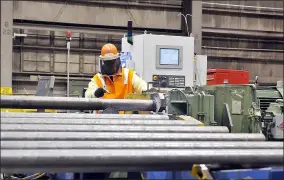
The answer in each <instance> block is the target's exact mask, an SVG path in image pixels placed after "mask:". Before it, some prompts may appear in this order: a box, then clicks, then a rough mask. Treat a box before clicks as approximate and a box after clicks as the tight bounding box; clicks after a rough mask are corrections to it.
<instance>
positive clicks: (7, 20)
mask: <svg viewBox="0 0 284 180" xmlns="http://www.w3.org/2000/svg"><path fill="white" fill-rule="evenodd" d="M0 10H1V11H0V15H1V21H0V22H1V46H0V47H1V49H0V50H1V65H2V66H1V94H9V93H12V59H13V56H12V54H13V53H12V46H13V1H1V2H0Z"/></svg>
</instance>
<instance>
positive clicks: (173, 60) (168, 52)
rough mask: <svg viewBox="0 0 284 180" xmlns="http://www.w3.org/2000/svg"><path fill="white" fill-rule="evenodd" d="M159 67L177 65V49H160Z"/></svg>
mask: <svg viewBox="0 0 284 180" xmlns="http://www.w3.org/2000/svg"><path fill="white" fill-rule="evenodd" d="M160 65H179V49H174V48H160Z"/></svg>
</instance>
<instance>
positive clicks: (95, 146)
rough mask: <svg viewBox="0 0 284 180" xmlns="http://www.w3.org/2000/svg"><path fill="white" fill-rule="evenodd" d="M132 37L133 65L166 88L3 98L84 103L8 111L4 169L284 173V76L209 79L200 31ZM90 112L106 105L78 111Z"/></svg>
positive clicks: (18, 103)
mask: <svg viewBox="0 0 284 180" xmlns="http://www.w3.org/2000/svg"><path fill="white" fill-rule="evenodd" d="M132 40H133V41H132V42H131V43H130V44H129V41H128V39H127V38H126V37H125V38H123V39H122V51H123V52H125V53H126V54H128V55H129V54H131V56H130V57H131V58H129V57H128V62H127V63H126V65H127V66H128V67H129V68H134V69H135V71H136V72H137V73H138V74H139V75H140V76H142V78H143V79H145V80H146V81H147V82H148V83H149V84H152V87H153V88H156V89H158V90H159V91H152V90H149V91H147V92H144V94H142V95H137V97H138V99H137V97H135V96H136V95H134V94H132V95H129V96H128V97H127V98H129V99H124V100H120V99H85V98H74V97H73V98H72V97H68V98H66V97H24V96H1V106H0V108H24V109H33V108H34V109H64V110H77V111H78V113H62V114H61V113H1V172H3V173H5V174H6V173H8V174H9V173H34V172H57V173H55V174H52V173H45V175H47V176H49V177H50V178H51V176H52V177H54V176H56V178H57V179H76V177H75V174H74V173H69V175H70V176H68V177H67V175H66V172H78V173H80V172H116V171H120V172H123V171H127V172H133V171H135V172H142V171H147V173H146V179H147V178H148V179H154V178H153V177H154V176H152V174H151V172H149V171H179V172H180V174H186V175H182V176H178V178H177V176H176V179H196V178H194V177H197V178H198V179H226V178H224V177H225V176H224V173H225V172H224V170H226V169H227V170H228V171H229V170H231V169H236V168H237V169H243V168H245V167H246V168H264V167H272V166H277V167H280V168H282V171H280V172H282V173H283V172H284V171H283V164H284V157H283V142H272V141H266V140H275V139H276V140H281V137H283V123H281V119H283V83H282V89H281V84H280V83H279V84H278V86H277V87H276V88H270V89H265V90H264V89H260V88H259V87H258V86H256V85H250V84H246V85H241V84H237V85H232V84H219V85H210V86H206V83H207V79H206V77H207V57H206V56H202V55H194V52H193V49H194V48H193V47H194V39H193V37H177V36H161V35H152V34H143V35H138V36H134V37H133V39H132ZM149 89H150V88H149ZM161 91H163V93H161ZM142 96H143V98H141V97H142ZM142 99H143V100H142ZM267 100H269V101H268V102H269V103H268V104H267V105H266V108H267V109H264V108H263V106H262V105H263V104H264V102H267ZM272 100H273V101H272ZM86 110H102V111H103V112H102V114H86V113H79V112H84V111H86ZM119 111H126V112H128V111H132V112H133V111H143V112H147V114H124V115H121V114H118V112H119ZM191 168H192V172H191V175H192V176H194V177H192V176H190V172H189V171H190V170H191ZM272 171H276V170H275V168H272V170H271V172H272ZM250 172H251V171H250ZM258 172H260V171H258ZM258 172H257V173H258ZM277 172H279V171H278V170H277ZM61 173H65V174H63V177H62V176H61V175H62V174H61ZM225 174H226V173H225ZM227 174H228V173H227ZM38 176H39V175H38ZM10 177H11V176H10ZM231 177H234V178H236V179H240V178H244V177H240V176H238V177H236V176H231ZM283 177H284V175H282V176H281V177H280V179H283ZM172 178H173V177H172ZM130 179H131V178H130ZM163 179H166V178H165V177H164V178H163ZM173 179H174V178H173ZM227 179H229V178H227ZM273 179H274V180H275V179H276V178H273Z"/></svg>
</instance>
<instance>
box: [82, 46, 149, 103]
mask: <svg viewBox="0 0 284 180" xmlns="http://www.w3.org/2000/svg"><path fill="white" fill-rule="evenodd" d="M99 61H100V71H101V72H100V73H97V74H96V75H95V76H94V77H93V78H92V80H91V82H90V83H89V85H88V89H87V90H86V92H85V97H86V98H104V99H124V98H125V97H126V96H127V95H128V94H132V93H142V91H145V90H147V83H146V82H145V81H144V80H143V79H142V78H140V77H139V76H138V75H137V74H136V73H135V72H134V71H133V70H130V69H126V68H122V67H121V61H120V57H119V53H118V50H117V48H116V47H115V45H113V44H105V45H104V46H103V47H102V49H101V55H100V57H99Z"/></svg>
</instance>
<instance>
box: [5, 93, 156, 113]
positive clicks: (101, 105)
mask: <svg viewBox="0 0 284 180" xmlns="http://www.w3.org/2000/svg"><path fill="white" fill-rule="evenodd" d="M0 107H1V108H21V109H68V110H104V109H106V108H108V107H112V108H115V109H117V110H119V111H127V110H132V111H156V104H155V103H154V101H152V100H130V99H87V98H74V97H68V98H66V97H43V96H41V97H37V96H1V105H0Z"/></svg>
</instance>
